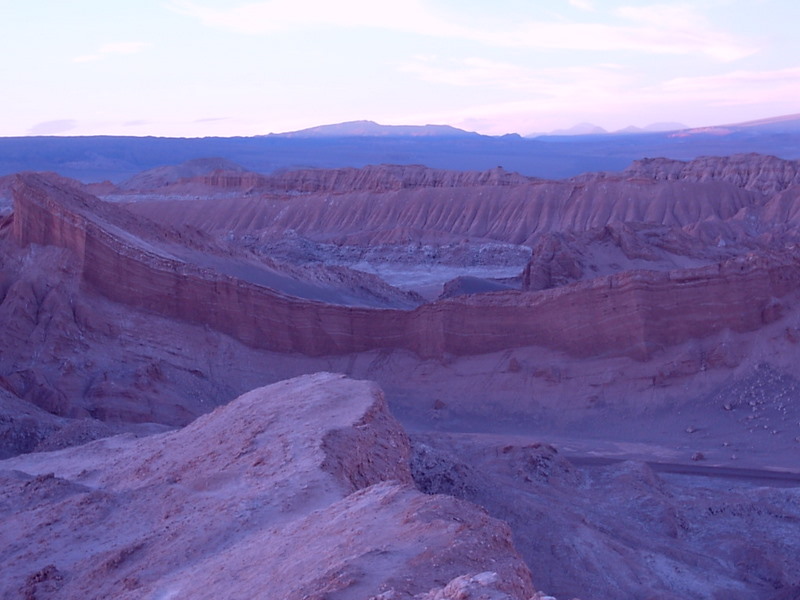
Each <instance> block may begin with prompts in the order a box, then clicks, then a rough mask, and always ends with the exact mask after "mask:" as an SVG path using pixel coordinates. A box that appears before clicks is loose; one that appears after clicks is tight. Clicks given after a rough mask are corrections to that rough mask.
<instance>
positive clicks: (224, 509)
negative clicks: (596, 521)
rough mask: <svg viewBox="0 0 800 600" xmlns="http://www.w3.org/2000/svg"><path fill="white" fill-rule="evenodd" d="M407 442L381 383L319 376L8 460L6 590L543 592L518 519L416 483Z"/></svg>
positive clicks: (395, 594) (385, 595)
mask: <svg viewBox="0 0 800 600" xmlns="http://www.w3.org/2000/svg"><path fill="white" fill-rule="evenodd" d="M409 452H410V450H409V440H408V437H407V435H406V434H405V432H404V431H403V429H402V428H401V426H400V425H399V423H398V422H397V421H396V420H395V419H394V418H393V417H392V416H391V414H390V413H389V411H388V408H387V405H386V402H385V400H384V398H383V394H382V393H381V391H380V390H379V389H378V387H377V386H376V385H375V384H372V383H369V382H364V381H354V380H351V379H347V378H345V377H343V376H339V375H332V374H326V373H318V374H315V375H308V376H303V377H298V378H296V379H292V380H288V381H284V382H280V383H277V384H274V385H271V386H268V387H263V388H259V389H256V390H254V391H251V392H249V393H247V394H244V395H243V396H241V397H239V398H238V399H236V400H235V401H233V402H232V403H230V404H229V405H226V406H224V407H220V408H218V409H216V410H215V411H213V412H212V413H210V414H208V415H205V416H203V417H201V418H199V419H197V420H196V421H195V422H193V423H192V424H190V425H188V426H187V427H185V428H184V429H181V430H178V431H174V432H168V433H163V434H158V435H152V436H148V437H135V436H133V435H130V434H126V435H122V436H117V437H112V438H106V439H103V440H99V441H96V442H92V443H89V444H86V445H84V446H81V447H77V448H69V449H65V450H61V451H57V452H50V453H39V454H29V455H23V456H19V457H16V458H13V459H8V460H5V461H1V462H0V481H1V482H2V485H1V486H0V490H2V491H1V492H0V515H1V516H2V518H0V561H2V564H3V576H2V578H0V597H2V598H37V599H40V600H41V599H46V598H59V599H70V598H120V599H124V598H130V599H133V598H164V599H166V598H171V599H180V598H192V599H198V598H276V599H277V598H281V599H285V600H292V599H297V600H300V599H312V598H313V599H322V598H331V599H333V598H336V599H338V600H345V599H353V600H356V599H357V600H365V599H368V598H374V599H375V600H378V599H380V600H390V599H391V600H401V599H411V598H413V599H417V600H434V599H436V600H446V599H455V598H460V599H469V598H473V599H478V598H481V599H490V600H491V599H496V600H502V599H506V600H508V599H528V598H532V597H541V595H535V592H534V590H533V587H532V584H531V577H530V572H529V570H528V568H527V567H526V566H525V564H524V563H523V562H522V560H521V559H520V557H519V555H518V554H517V552H516V550H515V549H514V547H513V544H512V541H511V532H510V530H509V528H508V526H507V525H505V524H504V523H502V522H501V521H498V520H495V519H493V518H491V517H489V516H488V515H487V513H486V512H485V511H484V510H483V509H480V508H478V507H477V506H475V505H473V504H470V503H468V502H466V501H463V500H458V499H456V498H453V497H451V496H445V495H425V494H423V493H421V492H419V491H417V489H416V488H415V487H414V485H413V482H412V477H411V471H410V468H409Z"/></svg>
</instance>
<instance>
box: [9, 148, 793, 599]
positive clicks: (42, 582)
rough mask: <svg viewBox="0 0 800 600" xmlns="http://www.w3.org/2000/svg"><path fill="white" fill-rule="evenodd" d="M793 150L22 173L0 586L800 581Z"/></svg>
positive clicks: (423, 590) (510, 592)
mask: <svg viewBox="0 0 800 600" xmlns="http://www.w3.org/2000/svg"><path fill="white" fill-rule="evenodd" d="M798 221H800V162H798V161H794V160H785V159H781V158H777V157H773V156H768V155H760V154H741V155H733V156H727V157H703V158H698V159H694V160H690V161H678V160H674V159H643V160H639V161H636V162H634V163H632V164H631V165H630V166H628V167H627V168H626V169H625V170H622V171H617V172H597V173H585V174H582V175H578V176H575V177H572V178H570V179H562V180H546V179H541V178H535V177H528V176H523V175H520V174H517V173H512V172H508V171H505V170H503V169H501V168H495V169H490V170H485V171H453V170H446V169H432V168H428V167H423V166H414V165H403V166H400V165H373V166H367V167H363V168H342V169H300V170H286V171H280V172H276V173H272V174H263V173H256V172H252V171H248V170H247V169H244V168H243V167H240V166H239V165H237V164H235V163H232V162H230V161H227V160H222V159H207V160H202V161H193V162H190V163H187V164H182V165H177V166H174V167H164V166H161V167H158V168H156V169H153V170H150V171H146V172H143V173H140V174H138V175H135V176H133V177H131V178H130V179H127V180H125V181H119V182H116V183H109V182H105V183H102V184H87V183H81V182H78V181H74V180H71V179H67V178H64V177H61V176H59V175H56V174H53V173H33V172H22V173H17V174H13V175H8V176H6V177H3V178H0V327H1V328H2V331H3V337H2V342H1V343H0V459H2V460H0V478H2V480H3V485H2V491H1V492H0V514H2V517H1V518H0V539H2V543H0V553H2V555H1V558H2V561H3V565H4V568H3V577H2V578H0V597H2V598H9V599H11V598H20V597H21V598H30V599H33V598H38V599H47V598H108V597H115V598H164V599H166V598H176V599H177V598H212V597H213V598H219V597H232V598H233V597H237V598H238V597H263V598H276V599H282V598H285V599H295V598H296V599H298V600H299V599H301V598H314V599H320V600H322V599H329V600H334V599H336V600H342V599H354V600H355V599H371V600H391V599H395V600H399V599H411V598H414V599H416V600H447V599H452V600H455V599H457V598H458V599H475V600H477V599H498V600H499V599H506V600H507V599H519V600H529V599H530V598H543V597H547V596H546V594H551V595H552V596H554V597H557V598H559V599H562V600H563V599H569V598H581V599H582V600H591V599H600V600H603V599H610V598H615V599H631V600H633V599H640V598H641V599H659V600H673V599H674V600H678V599H686V598H696V599H698V600H699V599H715V600H723V599H725V600H751V599H763V600H790V599H795V598H800V570H799V569H798V559H797V557H798V556H799V555H800V535H798V534H800V378H798V376H797V372H798V371H797V365H798V364H800V302H799V301H800V234H799V233H798Z"/></svg>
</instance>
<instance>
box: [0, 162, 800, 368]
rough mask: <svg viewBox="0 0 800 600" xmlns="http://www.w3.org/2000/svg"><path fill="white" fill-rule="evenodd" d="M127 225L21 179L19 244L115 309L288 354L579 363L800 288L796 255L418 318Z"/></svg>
mask: <svg viewBox="0 0 800 600" xmlns="http://www.w3.org/2000/svg"><path fill="white" fill-rule="evenodd" d="M134 226H135V220H134V219H133V217H132V216H131V215H128V214H126V213H124V211H121V210H119V209H117V207H114V206H111V205H105V204H104V203H102V202H100V201H98V200H97V199H95V198H92V197H90V196H88V195H86V194H83V193H81V192H79V191H78V190H74V189H73V190H70V189H65V188H63V187H58V186H56V185H53V184H52V183H51V182H49V181H48V180H47V178H43V177H41V176H38V175H31V174H28V175H21V176H19V180H18V184H17V186H16V188H15V214H14V223H13V234H14V238H15V240H16V242H17V243H18V244H20V245H27V244H53V245H57V246H62V247H65V248H68V249H69V250H71V251H72V252H73V253H74V254H75V255H76V256H77V257H78V262H79V265H80V267H79V268H80V270H81V277H82V281H83V283H84V284H85V285H86V286H88V287H89V288H91V289H93V290H96V291H98V292H100V293H101V294H103V295H105V296H107V297H108V298H111V299H112V300H115V301H119V302H123V303H125V304H128V305H132V306H135V307H138V308H142V309H146V310H149V311H153V312H157V313H159V314H162V315H166V316H169V317H174V318H178V319H182V320H185V321H189V322H194V323H201V324H207V325H209V326H211V327H213V328H215V329H217V330H219V331H221V332H223V333H226V334H229V335H232V336H233V337H235V338H237V339H239V340H241V341H243V342H244V343H246V344H248V345H251V346H254V347H258V348H265V349H269V350H275V351H279V352H299V353H303V354H307V355H326V354H344V353H351V352H360V351H365V350H370V349H375V348H405V349H408V350H411V351H413V352H416V353H417V354H418V355H420V356H422V357H441V356H443V355H445V354H448V353H450V354H478V353H485V352H491V351H495V350H499V349H503V348H509V347H518V346H528V345H541V346H546V347H549V348H553V349H557V350H562V351H565V352H567V353H569V354H572V355H575V356H593V355H600V354H626V355H630V356H634V357H637V358H646V357H648V356H649V355H650V353H651V352H652V351H654V350H657V349H659V348H662V347H664V346H667V345H671V344H675V343H679V342H681V341H683V340H686V339H689V338H693V337H703V336H706V335H709V334H711V333H714V332H717V331H720V330H723V329H727V328H730V329H733V330H734V331H748V330H752V329H755V328H757V327H759V326H761V325H762V324H764V323H768V322H771V321H772V320H774V319H776V318H778V316H779V315H780V305H779V302H777V299H780V298H782V297H784V296H786V295H787V294H789V293H790V292H792V291H793V290H795V289H796V288H797V286H798V283H800V263H798V261H797V260H796V258H795V256H794V250H791V249H788V250H784V251H781V252H775V253H761V254H759V255H748V256H745V257H738V258H736V259H732V260H729V261H725V262H722V263H719V264H714V265H711V266H707V267H703V268H699V269H683V270H673V271H667V272H654V271H646V270H639V271H628V272H624V273H620V274H614V275H609V276H605V277H598V278H595V279H593V280H588V281H580V282H576V283H572V284H569V285H566V286H562V287H559V288H556V289H548V290H541V291H535V292H533V291H528V292H518V291H500V292H494V293H487V294H477V295H470V296H461V297H458V298H451V299H445V300H441V301H437V302H433V303H430V304H425V305H422V306H420V307H419V308H416V309H414V310H398V309H392V308H366V307H359V306H341V305H334V304H328V303H325V302H320V301H313V300H308V299H303V298H298V297H296V296H291V295H289V294H287V293H284V292H281V291H280V290H276V289H271V288H268V287H264V286H262V285H257V284H255V283H252V282H250V281H245V280H243V279H238V278H235V277H232V276H230V275H224V274H222V273H220V272H219V271H217V270H214V269H211V268H207V267H206V268H204V267H199V266H197V265H195V264H192V263H191V262H187V261H184V260H181V259H179V258H176V257H175V256H174V255H172V254H170V253H169V252H168V251H166V250H164V249H163V248H160V247H159V242H158V240H156V239H153V238H152V237H147V236H146V235H145V237H139V236H138V235H137V232H140V231H145V232H146V228H141V227H140V228H138V230H137V228H136V227H134Z"/></svg>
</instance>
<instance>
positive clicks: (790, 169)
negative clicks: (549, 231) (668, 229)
mask: <svg viewBox="0 0 800 600" xmlns="http://www.w3.org/2000/svg"><path fill="white" fill-rule="evenodd" d="M622 175H623V176H625V177H641V178H647V179H652V180H654V181H689V182H708V181H724V182H728V183H731V184H733V185H735V186H736V187H740V188H743V189H746V190H754V191H757V192H760V193H762V194H774V193H776V192H780V191H783V190H785V189H786V188H788V187H791V186H793V185H797V184H800V161H797V160H785V159H782V158H777V157H775V156H765V155H762V154H735V155H733V156H703V157H700V158H696V159H694V160H691V161H681V160H672V159H668V158H645V159H642V160H637V161H634V162H633V164H631V166H630V167H628V168H627V169H625V171H623V173H622Z"/></svg>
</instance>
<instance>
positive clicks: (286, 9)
mask: <svg viewBox="0 0 800 600" xmlns="http://www.w3.org/2000/svg"><path fill="white" fill-rule="evenodd" d="M798 23H800V2H797V0H747V1H744V0H693V1H691V2H680V1H678V2H658V1H656V2H649V1H645V2H634V1H632V0H622V1H615V0H609V1H602V0H548V1H538V0H492V1H491V2H489V1H488V0H403V1H394V0H386V1H381V0H371V1H370V0H335V1H333V0H267V1H236V0H137V1H136V2H133V1H129V0H70V1H69V2H67V1H64V0H26V1H24V2H23V1H22V0H0V81H2V91H1V92H0V136H27V135H137V136H145V135H153V136H177V137H205V136H249V135H262V134H267V133H270V132H285V131H294V130H298V129H304V128H307V127H313V126H317V125H323V124H331V123H341V122H345V121H354V120H362V119H366V120H372V121H376V122H378V123H382V124H387V125H423V124H428V123H433V124H449V125H452V126H455V127H459V128H462V129H466V130H469V131H477V132H479V133H484V134H489V135H502V134H506V133H519V134H521V135H529V134H532V133H539V132H547V131H552V130H555V129H564V128H569V127H572V126H574V125H576V124H578V123H583V122H588V123H593V124H595V125H598V126H601V127H603V128H605V129H607V130H609V131H613V130H618V129H621V128H624V127H627V126H631V125H632V126H638V127H642V126H646V125H649V124H652V123H658V122H678V123H682V124H685V125H687V126H689V127H701V126H707V125H719V124H726V123H738V122H743V121H748V120H755V119H762V118H768V117H773V116H780V115H788V114H795V113H800V34H798Z"/></svg>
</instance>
